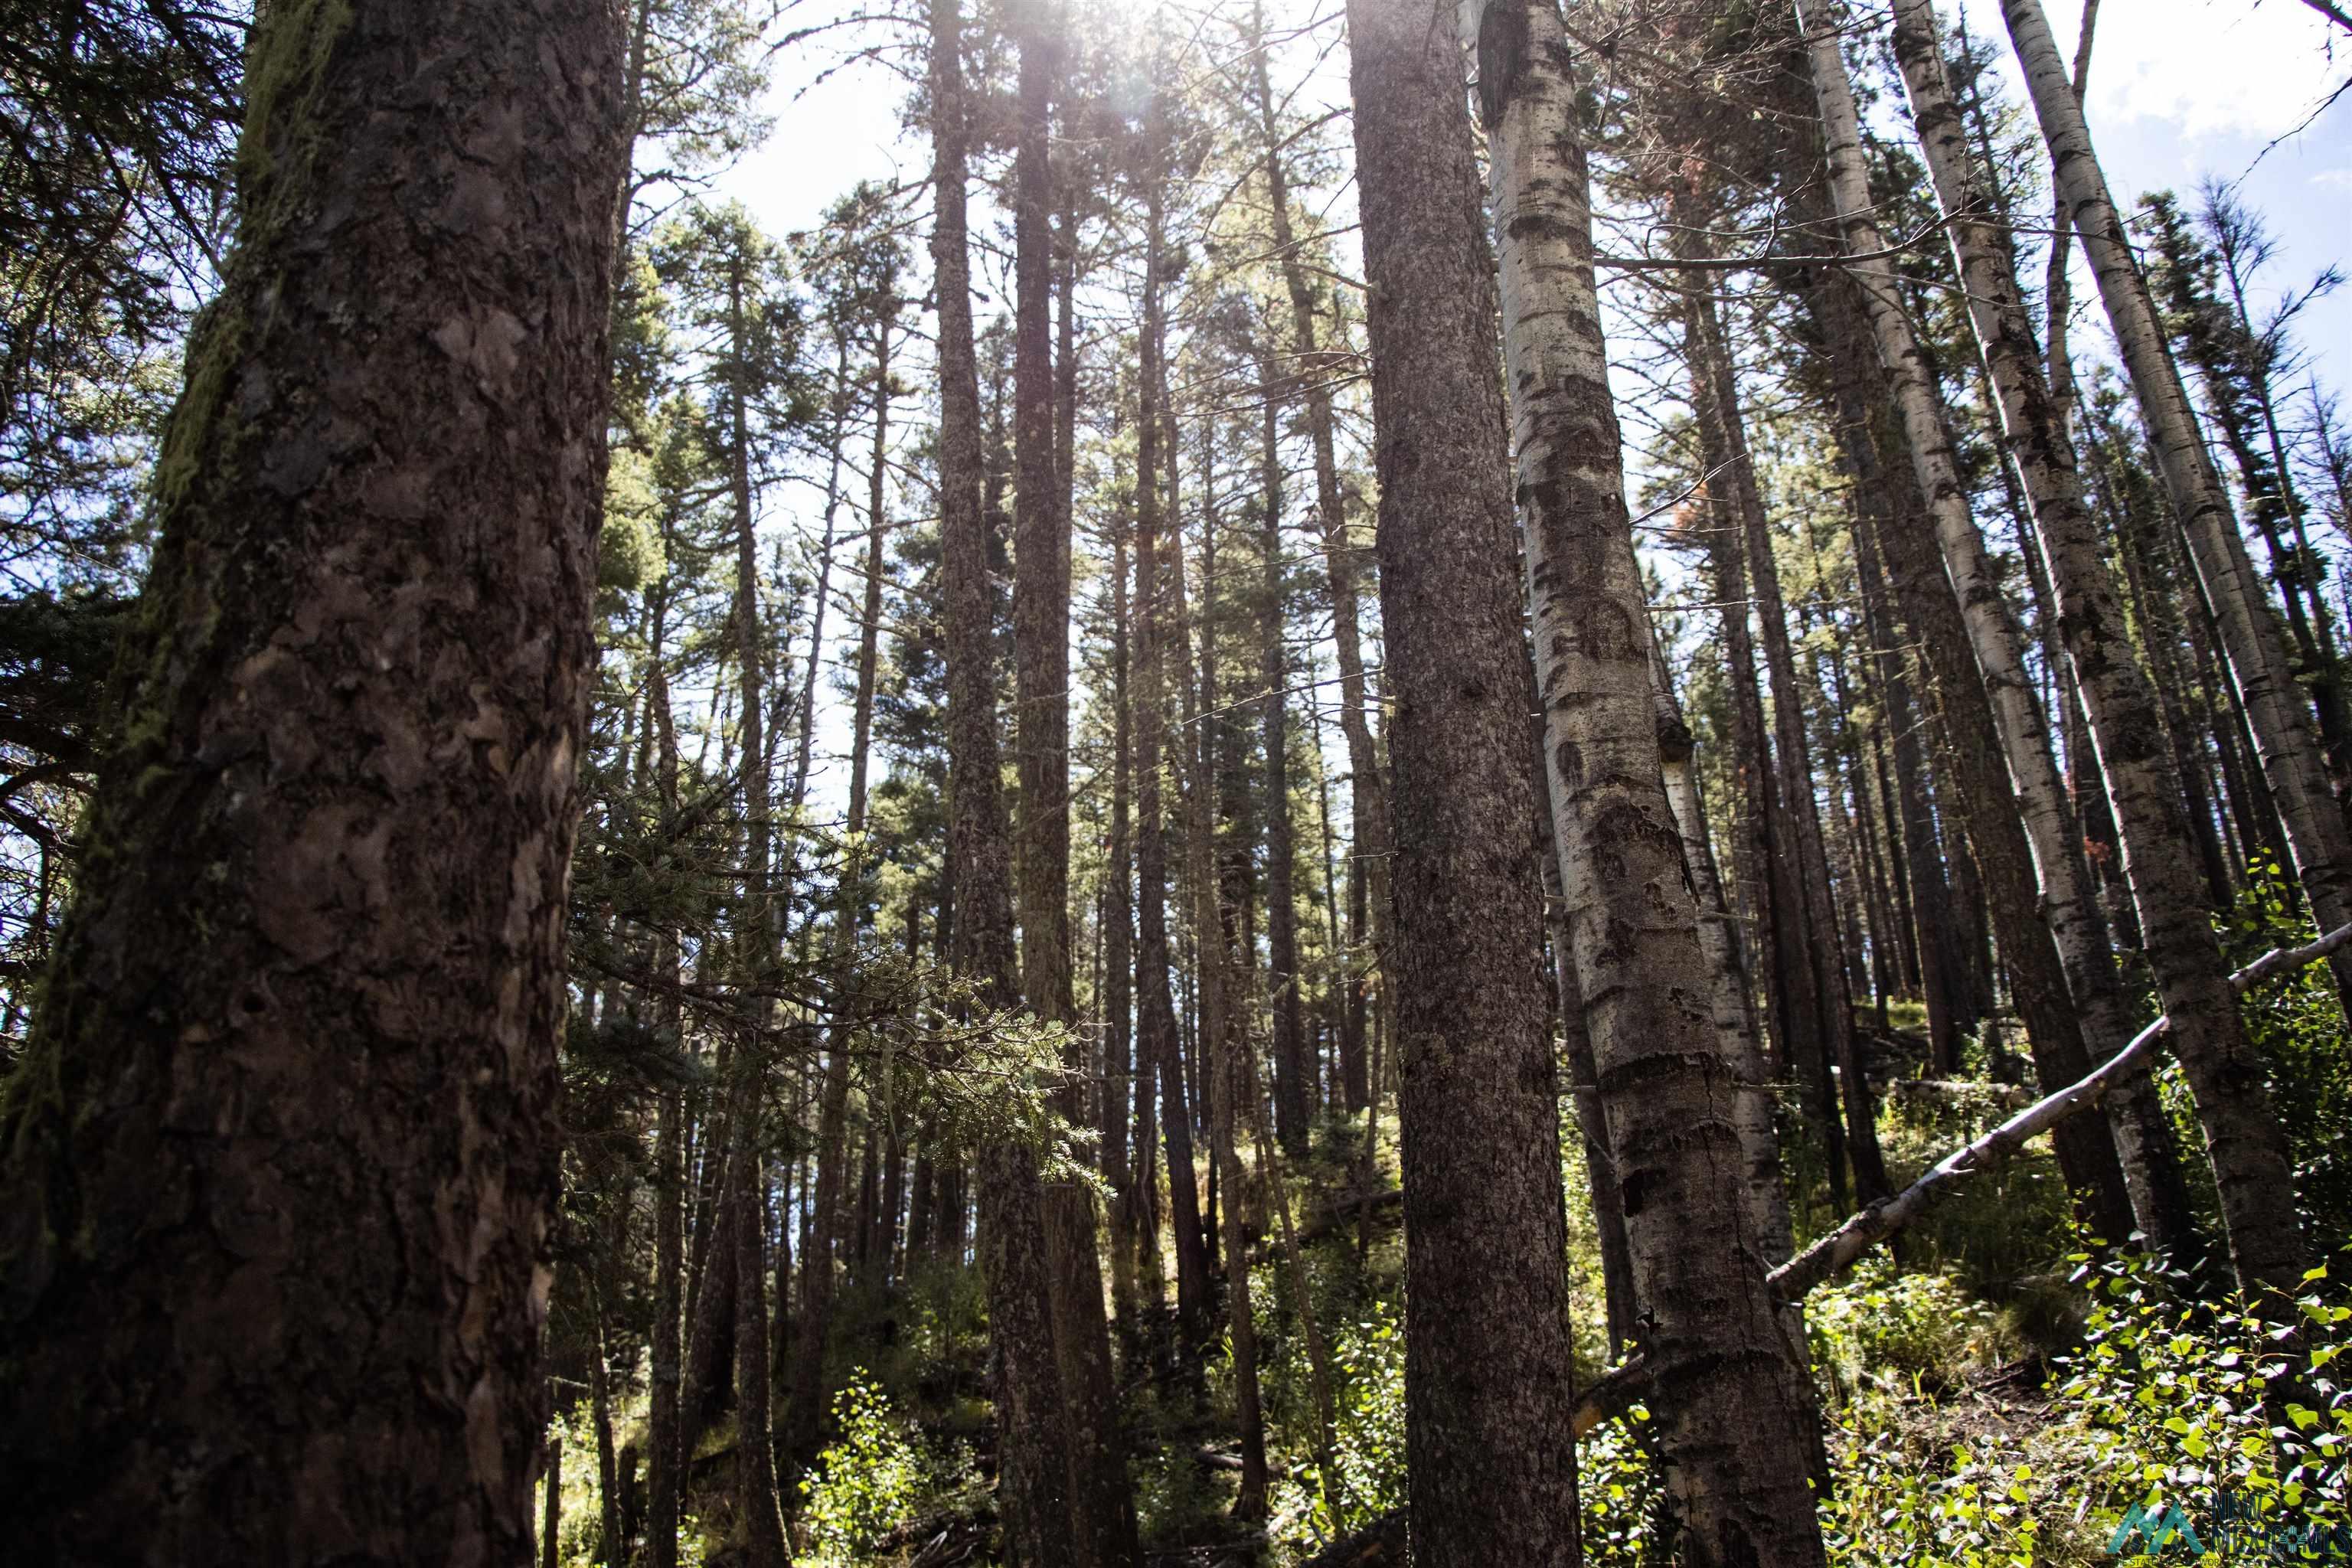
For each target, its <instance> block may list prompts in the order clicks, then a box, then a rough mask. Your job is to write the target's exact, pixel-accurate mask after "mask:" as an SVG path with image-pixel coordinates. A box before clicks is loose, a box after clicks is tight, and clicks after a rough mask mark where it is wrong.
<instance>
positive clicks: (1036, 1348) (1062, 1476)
mask: <svg viewBox="0 0 2352 1568" xmlns="http://www.w3.org/2000/svg"><path fill="white" fill-rule="evenodd" d="M930 33H931V37H930V44H931V61H930V68H931V76H930V88H931V120H932V124H931V136H932V152H933V168H932V182H933V185H934V190H933V199H934V202H935V204H936V205H935V217H934V222H933V226H932V231H931V264H932V272H933V277H934V278H935V279H936V280H937V292H938V299H939V317H940V335H939V343H940V348H939V361H940V435H939V445H940V538H941V542H942V555H943V564H942V569H941V579H942V581H941V587H942V597H943V599H944V601H945V603H944V611H943V615H942V617H941V618H942V622H943V633H944V636H943V638H942V641H943V643H944V645H945V654H946V665H947V680H948V754H949V758H950V764H949V791H950V797H951V804H950V816H949V826H948V856H949V858H950V860H951V861H952V862H953V863H954V865H955V868H956V910H955V927H954V937H953V946H952V949H951V952H952V957H953V962H954V965H955V967H956V969H957V970H958V971H959V972H960V973H961V974H962V975H963V976H964V977H965V978H967V979H968V980H970V981H971V983H972V984H973V985H974V987H975V989H976V997H975V1000H976V1001H977V1003H978V1005H981V1006H982V1007H990V1008H998V1007H1010V1006H1013V1005H1016V1004H1017V1003H1018V1001H1019V999H1020V980H1019V971H1018V965H1017V963H1016V962H1015V958H1014V952H1013V876H1012V865H1011V860H1012V835H1011V832H1010V829H1009V826H1008V824H1007V822H1006V819H1005V811H1004V800H1003V786H1002V784H1001V783H1000V782H999V776H998V775H999V764H998V761H997V757H998V750H997V737H996V690H995V679H994V676H993V665H994V659H993V657H992V642H993V640H994V639H993V630H994V628H993V627H992V625H991V622H992V619H993V617H992V614H991V609H990V604H989V587H988V544H989V542H988V522H987V518H986V516H985V513H984V510H983V507H982V487H983V485H984V483H985V476H984V470H983V464H982V450H981V436H982V431H981V409H980V381H979V372H978V366H977V363H976V362H975V360H974V357H973V353H972V335H971V258H970V255H969V252H968V250H967V234H968V229H967V221H966V216H965V202H966V195H965V183H966V180H967V179H968V177H969V153H968V148H969V145H970V136H971V130H970V117H971V105H970V104H969V103H967V101H966V88H965V84H964V77H963V63H962V58H961V57H962V37H961V33H962V19H961V16H960V14H959V12H958V10H957V4H956V0H932V5H931V10H930ZM973 1168H974V1175H975V1178H976V1182H977V1191H978V1196H979V1200H980V1214H981V1223H980V1254H981V1267H982V1272H983V1274H984V1275H985V1276H986V1279H987V1288H988V1317H989V1337H990V1341H991V1343H992V1346H993V1349H994V1371H995V1376H994V1378H993V1380H992V1381H993V1384H994V1390H993V1391H994V1394H995V1402H996V1429H997V1484H998V1488H999V1491H1000V1493H1001V1495H1002V1498H1003V1504H1002V1506H1003V1512H1004V1516H1005V1519H1006V1521H1007V1522H1008V1525H1009V1529H1010V1533H1011V1539H1012V1540H1013V1542H1014V1543H1015V1546H1016V1548H1017V1550H1018V1552H1019V1554H1020V1556H1021V1559H1022V1561H1023V1562H1024V1563H1034V1564H1036V1565H1038V1568H1055V1565H1059V1564H1076V1563H1084V1562H1086V1561H1087V1558H1086V1556H1085V1543H1082V1542H1079V1541H1078V1540H1076V1539H1075V1538H1074V1536H1073V1533H1072V1531H1071V1529H1070V1512H1069V1510H1070V1497H1069V1468H1068V1463H1067V1459H1066V1453H1065V1451H1064V1449H1063V1447H1062V1443H1063V1422H1064V1418H1065V1415H1064V1410H1063V1400H1062V1392H1061V1376H1060V1371H1059V1367H1058V1363H1057V1362H1056V1359H1055V1348H1054V1330H1053V1319H1052V1314H1051V1310H1050V1308H1049V1306H1048V1300H1047V1294H1048V1290H1049V1283H1048V1281H1049V1263H1048V1259H1047V1255H1046V1243H1045V1219H1044V1214H1043V1193H1042V1184H1041V1182H1040V1180H1039V1176H1038V1163H1037V1156H1036V1154H1035V1153H1034V1152H1033V1151H1031V1150H1029V1149H1028V1148H1026V1147H1024V1146H1023V1145H1021V1144H1019V1143H1016V1142H1013V1141H1011V1140H1009V1139H1003V1140H998V1141H995V1142H990V1143H988V1144H986V1145H985V1146H983V1147H982V1148H981V1149H979V1150H978V1151H976V1152H975V1153H974V1156H973ZM951 1228H955V1229H960V1228H961V1226H960V1224H958V1225H956V1226H952V1227H951Z"/></svg>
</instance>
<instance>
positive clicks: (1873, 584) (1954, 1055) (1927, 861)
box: [1853, 500, 2063, 1078]
mask: <svg viewBox="0 0 2352 1568" xmlns="http://www.w3.org/2000/svg"><path fill="white" fill-rule="evenodd" d="M1869 504H1870V503H1869V501H1868V500H1864V502H1863V503H1862V505H1861V506H1860V507H1858V509H1857V511H1858V513H1861V514H1862V515H1857V516H1856V517H1855V518H1854V520H1853V556H1854V574H1855V579H1856V581H1857V583H1858V584H1859V585H1860V587H1861V589H1862V603H1863V614H1864V628H1865V630H1866V632H1867V634H1868V636H1869V637H1870V642H1871V648H1872V653H1873V661H1874V664H1875V667H1876V671H1877V679H1876V681H1875V684H1876V687H1877V689H1878V693H1879V702H1880V709H1881V711H1882V712H1883V714H1884V715H1885V726H1886V729H1887V730H1888V731H1889V732H1890V733H1891V735H1892V737H1893V742H1892V745H1891V746H1890V748H1889V749H1890V750H1891V751H1893V752H1894V753H1895V791H1896V793H1897V795H1898V796H1899V798H1900V801H1901V813H1902V824H1903V833H1902V838H1903V852H1902V859H1901V861H1900V862H1899V864H1901V865H1902V866H1903V867H1904V868H1906V870H1907V871H1908V874H1909V875H1908V881H1909V890H1910V895H1911V906H1912V914H1913V924H1914V928H1915V932H1916V935H1915V938H1914V943H1913V945H1914V949H1915V951H1916V952H1917V954H1918V963H1919V991H1920V994H1921V996H1922V997H1923V998H1924V1000H1925V1001H1926V1004H1927V1058H1928V1064H1929V1066H1930V1067H1931V1068H1933V1069H1934V1071H1935V1072H1936V1073H1937V1076H1939V1077H1947V1078H1948V1077H1950V1076H1952V1075H1953V1074H1955V1073H1957V1072H1958V1071H1959V1067H1960V1042H1959V1028H1958V1018H1957V1016H1956V1013H1957V1009H1956V1007H1955V1005H1954V1004H1955V996H1954V992H1955V988H1956V985H1957V977H1956V976H1955V975H1954V974H1953V973H1951V959H1952V930H1951V903H1950V900H1951V889H1950V887H1949V885H1948V883H1947V882H1946V881H1945V879H1944V854H1943V850H1942V848H1941V847H1940V846H1939V845H1938V844H1937V835H1936V817H1935V807H1934V805H1933V803H1932V802H1931V801H1930V800H1929V799H1928V795H1927V755H1926V748H1925V747H1924V746H1922V745H1921V744H1920V729H1921V726H1923V725H1924V724H1925V723H1926V717H1925V715H1923V714H1921V713H1920V712H1919V711H1918V710H1917V709H1916V707H1915V706H1914V705H1913V703H1912V700H1911V678H1910V675H1909V673H1908V672H1907V671H1906V668H1905V667H1904V659H1903V655H1902V653H1901V652H1900V651H1899V650H1898V649H1897V648H1896V647H1895V642H1896V637H1895V630H1894V622H1895V616H1894V611H1893V608H1892V605H1891V603H1890V601H1889V599H1888V596H1887V592H1886V584H1885V573H1884V572H1883V570H1882V569H1881V568H1880V565H1879V561H1878V538H1877V534H1878V525H1877V524H1876V522H1875V521H1874V519H1873V518H1872V517H1870V516H1869V515H1867V511H1868V508H1869ZM2035 925H2036V926H2040V922H2039V921H2036V922H2035ZM2042 930H2043V931H2044V935H2043V936H2042V945H2043V946H2045V947H2048V946H2049V938H2048V936H2047V934H2046V933H2047V928H2046V927H2043V928H2042ZM2029 936H2030V933H2029ZM2057 957H2058V955H2057V951H2056V949H2055V948H2054V947H2053V948H2051V950H2050V953H2049V958H2050V963H2051V965H2052V967H2053V968H2054V967H2055V966H2056V963H2057ZM2061 984H2063V981H2062V982H2061Z"/></svg>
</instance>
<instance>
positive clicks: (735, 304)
mask: <svg viewBox="0 0 2352 1568" xmlns="http://www.w3.org/2000/svg"><path fill="white" fill-rule="evenodd" d="M743 286H744V279H743V265H742V262H741V260H740V258H738V259H737V260H736V262H735V264H734V266H733V268H732V269H731V271H730V274H729V278H728V331H729V339H730V342H729V362H728V364H727V365H726V367H725V370H726V374H727V375H728V378H729V381H730V387H729V399H728V402H729V409H728V415H729V425H730V430H729V436H730V451H729V454H728V458H729V468H730V475H729V477H730V482H731V488H732V489H733V492H734V503H735V614H734V628H733V629H734V633H735V661H736V674H737V678H738V679H739V681H740V687H741V701H742V713H741V721H740V723H741V731H740V743H741V755H742V776H743V821H744V833H745V838H746V841H747V842H746V847H745V852H744V868H743V887H742V902H741V906H740V912H739V914H738V921H739V925H740V933H739V947H740V952H739V954H738V957H739V960H740V962H741V963H742V964H743V966H744V973H743V979H744V981H745V982H746V983H747V986H748V988H749V989H751V990H752V991H754V992H756V991H757V990H759V989H760V988H761V986H762V985H764V984H765V983H766V981H767V979H768V971H769V968H770V965H771V964H772V963H773V961H774V956H775V949H776V926H775V912H774V906H773V902H772V893H771V890H770V889H771V886H772V864H773V843H772V837H771V831H772V829H771V824H770V818H769V813H770V809H771V807H770V801H771V790H770V779H769V773H768V761H767V759H768V751H767V744H766V734H765V724H766V719H767V711H768V702H767V694H766V675H767V649H766V632H765V627H764V626H763V624H762V621H761V615H760V560H759V539H758V533H757V530H756V527H755V523H754V519H753V516H752V511H751V430H750V427H749V418H748V411H747V408H746V404H747V402H748V400H749V396H750V384H751V369H750V366H749V363H748V362H747V359H746V354H745V347H746V331H745V324H744V317H743ZM767 1014H768V1005H767V1004H766V1003H765V1002H761V1001H758V1000H753V1001H751V1003H750V1004H749V1005H748V1007H747V1009H746V1024H747V1027H746V1028H745V1030H744V1035H743V1038H742V1040H741V1042H740V1044H739V1045H738V1046H737V1047H736V1050H735V1073H734V1082H733V1084H732V1085H731V1086H730V1097H731V1099H732V1100H733V1102H734V1105H733V1110H732V1113H731V1114H730V1116H729V1118H728V1157H727V1158H728V1176H727V1180H728V1186H729V1190H730V1202H731V1204H732V1205H733V1207H734V1221H733V1225H732V1227H731V1228H732V1237H731V1239H732V1243H733V1247H734V1253H735V1346H734V1350H735V1414H736V1436H735V1529H736V1541H737V1543H738V1545H739V1546H740V1548H741V1551H742V1553H743V1560H744V1563H745V1564H746V1568H783V1565H785V1564H788V1563H791V1561H792V1550H791V1548H790V1547H789V1546H788V1545H787V1544H786V1543H785V1541H784V1531H783V1517H782V1514H781V1513H779V1512H778V1511H777V1498H776V1466H775V1455H774V1450H773V1448H772V1443H771V1438H772V1430H771V1427H772V1423H771V1421H770V1413H769V1382H768V1312H767V1302H768V1289H767V1242H768V1223H767V1174H766V1170H765V1165H764V1162H763V1160H762V1158H761V1150H760V1142H759V1128H760V1100H761V1092H760V1091H761V1077H762V1074H763V1072H764V1070H765V1068H766V1066H767V1063H768V1056H767V1049H766V1042H765V1041H764V1040H763V1039H762V1038H761V1036H762V1035H763V1034H764V1033H765V1031H766V1024H767Z"/></svg>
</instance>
